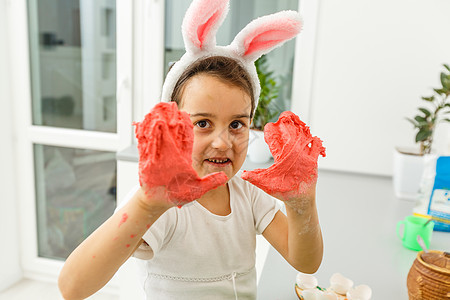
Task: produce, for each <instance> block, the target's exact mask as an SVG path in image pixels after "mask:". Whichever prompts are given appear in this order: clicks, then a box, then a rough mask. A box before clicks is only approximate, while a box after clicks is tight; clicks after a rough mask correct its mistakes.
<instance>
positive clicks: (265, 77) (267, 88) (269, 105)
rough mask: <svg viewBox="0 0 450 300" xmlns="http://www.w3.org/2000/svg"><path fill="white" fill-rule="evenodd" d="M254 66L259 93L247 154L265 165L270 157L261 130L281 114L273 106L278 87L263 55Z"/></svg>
mask: <svg viewBox="0 0 450 300" xmlns="http://www.w3.org/2000/svg"><path fill="white" fill-rule="evenodd" d="M255 66H256V71H257V73H258V78H259V82H260V85H261V93H260V96H259V102H258V106H257V107H256V111H255V115H254V117H253V122H252V124H251V128H250V129H251V131H250V141H249V149H248V154H249V158H250V160H251V161H252V162H255V163H266V162H268V161H269V160H270V158H271V157H272V155H271V154H270V151H269V146H268V145H267V144H266V143H265V142H264V132H263V130H264V126H265V125H266V124H267V123H269V122H272V121H274V120H276V119H277V118H278V117H279V115H280V113H281V112H282V111H281V109H279V108H278V107H277V105H276V104H275V102H276V101H275V100H276V99H277V98H278V92H279V89H280V86H279V84H278V82H277V81H276V79H275V76H274V75H273V72H272V71H269V67H268V62H267V57H266V56H265V55H263V56H261V57H260V58H259V59H258V60H256V61H255Z"/></svg>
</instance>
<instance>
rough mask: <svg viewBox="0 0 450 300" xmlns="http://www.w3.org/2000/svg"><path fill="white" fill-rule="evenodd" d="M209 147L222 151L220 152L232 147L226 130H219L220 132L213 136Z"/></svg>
mask: <svg viewBox="0 0 450 300" xmlns="http://www.w3.org/2000/svg"><path fill="white" fill-rule="evenodd" d="M211 146H212V147H213V148H214V149H217V150H222V151H224V150H228V149H230V148H231V146H232V141H231V135H230V133H229V132H228V130H221V131H220V132H218V133H217V134H216V135H215V137H214V139H213V141H212V144H211Z"/></svg>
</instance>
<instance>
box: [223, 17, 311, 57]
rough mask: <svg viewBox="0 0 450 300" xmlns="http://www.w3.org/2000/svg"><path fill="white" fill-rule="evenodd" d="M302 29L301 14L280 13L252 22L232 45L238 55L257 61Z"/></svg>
mask: <svg viewBox="0 0 450 300" xmlns="http://www.w3.org/2000/svg"><path fill="white" fill-rule="evenodd" d="M301 28H302V20H301V17H300V14H299V13H298V12H296V11H280V12H278V13H275V14H272V15H268V16H264V17H260V18H258V19H255V20H253V21H252V22H250V23H249V24H248V25H247V26H246V27H245V28H244V29H242V30H241V32H239V33H238V35H237V36H236V37H235V38H234V40H233V42H232V43H231V45H232V46H233V47H235V48H236V50H237V52H238V55H240V56H242V57H243V58H244V59H246V60H250V61H255V60H257V59H258V58H259V57H260V56H261V55H263V54H266V53H268V52H270V51H272V50H273V49H274V48H277V47H279V46H281V45H282V44H284V43H285V42H287V41H288V40H290V39H292V38H294V37H295V36H296V35H297V34H298V33H299V32H300V30H301Z"/></svg>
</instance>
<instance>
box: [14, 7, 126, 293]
mask: <svg viewBox="0 0 450 300" xmlns="http://www.w3.org/2000/svg"><path fill="white" fill-rule="evenodd" d="M7 7H8V11H7V14H8V16H9V18H8V22H9V23H8V28H9V43H8V45H9V49H10V55H11V66H13V67H12V68H11V92H12V93H11V94H12V95H11V98H12V99H11V101H12V102H13V122H14V127H15V132H14V136H15V137H16V149H17V153H16V159H15V161H16V170H17V172H16V174H15V176H16V182H18V184H19V185H20V186H19V187H18V188H17V205H18V212H19V216H18V217H19V222H18V223H19V224H20V229H19V236H20V252H21V264H22V269H23V274H24V277H26V278H31V279H36V280H45V281H50V282H56V280H57V277H58V274H59V272H60V270H61V268H62V266H63V262H61V261H56V260H52V259H48V258H42V257H38V244H37V223H36V221H37V220H36V208H37V207H36V194H35V193H36V190H35V175H34V174H35V170H34V157H33V144H44V145H51V146H60V147H74V148H82V149H92V150H99V151H110V152H117V151H120V150H121V149H124V148H126V147H128V146H129V145H131V143H132V142H133V139H132V133H133V130H132V126H131V123H132V113H133V109H132V107H133V106H132V93H133V88H132V87H133V65H132V62H133V59H132V55H133V2H132V1H128V0H116V17H117V48H116V49H117V65H116V66H117V69H116V70H117V90H116V97H117V112H118V113H117V133H104V132H95V131H85V130H76V129H65V128H53V127H45V126H35V125H33V124H32V108H31V103H32V99H31V95H32V90H31V81H30V78H31V71H30V59H29V57H30V51H29V34H28V16H27V1H26V0H13V1H11V0H10V1H9V2H8V5H7ZM108 286H109V287H108V288H109V289H111V290H114V289H117V283H115V282H112V283H111V284H110V285H108Z"/></svg>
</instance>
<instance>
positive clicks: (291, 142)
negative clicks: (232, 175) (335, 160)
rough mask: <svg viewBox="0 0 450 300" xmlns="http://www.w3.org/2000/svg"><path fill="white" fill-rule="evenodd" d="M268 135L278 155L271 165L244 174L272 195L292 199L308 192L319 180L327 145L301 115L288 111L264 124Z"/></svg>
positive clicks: (274, 152)
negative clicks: (276, 119)
mask: <svg viewBox="0 0 450 300" xmlns="http://www.w3.org/2000/svg"><path fill="white" fill-rule="evenodd" d="M264 139H265V141H266V143H267V144H268V145H269V148H270V152H271V153H272V155H273V157H274V160H275V162H274V164H273V165H272V166H270V167H269V168H267V169H256V170H253V171H244V173H243V174H242V176H241V177H242V178H243V179H245V180H247V181H249V182H251V183H253V184H254V185H256V186H258V187H259V188H261V189H262V190H264V191H265V192H266V193H268V194H270V195H274V196H275V195H277V196H281V198H283V199H282V200H288V199H291V198H295V197H296V196H299V195H302V194H304V193H305V192H307V190H308V188H309V187H310V186H312V185H313V184H314V183H315V182H316V180H317V159H318V157H319V155H322V156H323V157H325V148H324V147H323V146H322V141H321V140H320V139H319V138H318V137H316V136H315V137H313V136H312V135H311V133H310V131H309V127H308V126H306V124H305V123H304V122H302V121H301V120H300V118H299V117H298V116H297V115H295V114H294V113H293V112H290V111H285V112H283V113H282V114H281V115H280V118H279V119H278V121H277V122H276V123H268V124H267V125H266V126H265V127H264Z"/></svg>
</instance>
